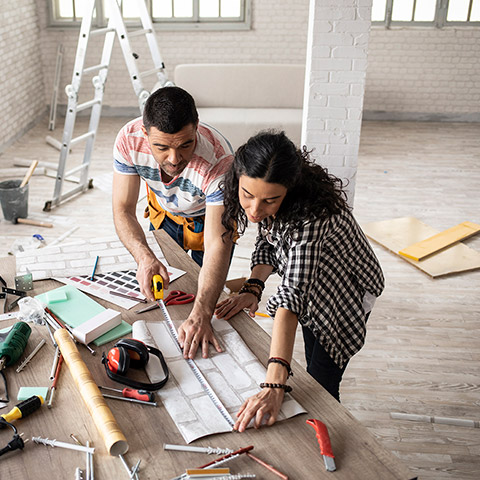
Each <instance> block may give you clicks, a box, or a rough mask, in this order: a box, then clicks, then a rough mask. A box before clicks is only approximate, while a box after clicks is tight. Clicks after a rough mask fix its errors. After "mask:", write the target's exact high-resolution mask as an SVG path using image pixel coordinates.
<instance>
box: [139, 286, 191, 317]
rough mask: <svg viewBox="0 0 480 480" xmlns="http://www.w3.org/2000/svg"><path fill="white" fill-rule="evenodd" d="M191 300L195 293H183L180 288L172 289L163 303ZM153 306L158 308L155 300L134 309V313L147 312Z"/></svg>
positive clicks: (179, 303) (171, 303)
mask: <svg viewBox="0 0 480 480" xmlns="http://www.w3.org/2000/svg"><path fill="white" fill-rule="evenodd" d="M193 300H195V295H193V293H185V292H182V291H181V290H173V291H172V292H170V294H169V295H168V297H167V298H166V299H165V300H164V301H163V302H164V303H165V305H184V304H186V303H191V302H193ZM155 308H158V303H157V302H155V303H152V304H151V305H148V306H146V307H145V308H141V309H140V310H135V313H144V312H149V311H150V310H154V309H155Z"/></svg>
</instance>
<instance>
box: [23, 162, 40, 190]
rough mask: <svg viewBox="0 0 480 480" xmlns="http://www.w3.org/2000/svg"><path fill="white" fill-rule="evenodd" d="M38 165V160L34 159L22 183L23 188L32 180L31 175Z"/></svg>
mask: <svg viewBox="0 0 480 480" xmlns="http://www.w3.org/2000/svg"><path fill="white" fill-rule="evenodd" d="M37 165H38V160H33V161H32V163H31V164H30V167H29V169H28V170H27V173H26V174H25V176H24V177H23V180H22V183H21V184H20V188H23V187H24V186H25V185H26V184H27V183H28V181H29V180H30V177H31V176H32V175H33V171H34V170H35V169H36V168H37Z"/></svg>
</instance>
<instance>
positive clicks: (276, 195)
mask: <svg viewBox="0 0 480 480" xmlns="http://www.w3.org/2000/svg"><path fill="white" fill-rule="evenodd" d="M286 194H287V188H286V187H284V186H283V185H280V184H278V183H268V182H265V181H264V180H262V179H260V178H250V177H247V176H246V175H242V176H241V177H240V178H239V180H238V197H239V200H240V205H241V206H242V208H243V209H244V210H245V213H246V215H247V218H248V221H249V222H253V223H258V222H261V221H262V220H264V219H265V218H267V217H270V216H272V215H275V214H276V213H277V212H278V209H279V208H280V205H281V204H282V202H283V199H284V198H285V195H286Z"/></svg>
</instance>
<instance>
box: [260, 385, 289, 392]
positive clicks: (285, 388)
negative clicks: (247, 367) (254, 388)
mask: <svg viewBox="0 0 480 480" xmlns="http://www.w3.org/2000/svg"><path fill="white" fill-rule="evenodd" d="M260 388H281V389H283V391H284V392H285V393H288V392H291V391H292V387H291V386H290V385H285V384H283V383H261V384H260Z"/></svg>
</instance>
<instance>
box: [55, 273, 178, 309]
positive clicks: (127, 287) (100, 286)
mask: <svg viewBox="0 0 480 480" xmlns="http://www.w3.org/2000/svg"><path fill="white" fill-rule="evenodd" d="M167 268H168V273H169V275H170V282H173V281H174V280H176V279H177V278H180V277H181V276H182V275H184V274H185V272H184V271H183V270H179V269H178V268H174V267H170V266H167ZM135 275H136V271H135V270H127V271H124V272H110V273H100V274H98V275H97V274H96V275H95V277H94V278H93V280H91V276H90V275H77V276H74V277H65V278H55V280H58V281H59V282H62V283H65V284H67V285H73V286H74V287H76V288H78V289H79V290H82V292H85V293H89V294H90V295H94V296H96V297H99V298H103V299H104V300H107V301H109V302H111V303H114V304H115V305H119V306H120V307H123V308H125V309H126V310H128V309H130V308H132V307H134V306H135V305H138V304H139V303H140V302H139V301H138V300H136V299H144V298H145V297H144V296H143V295H142V294H141V292H140V286H139V285H138V282H137V279H136V278H135ZM112 291H113V292H117V293H121V294H122V295H129V296H131V297H132V300H129V299H128V298H124V297H118V296H116V295H112V294H111V293H110V292H112Z"/></svg>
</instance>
